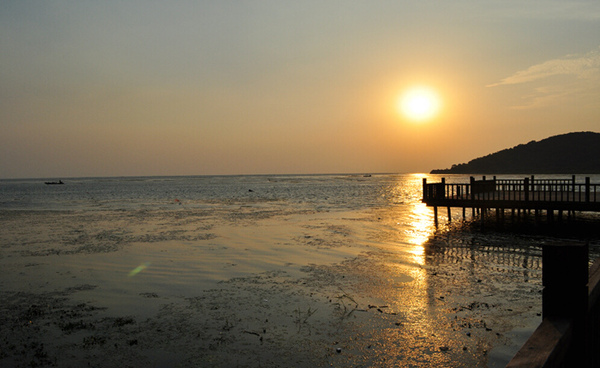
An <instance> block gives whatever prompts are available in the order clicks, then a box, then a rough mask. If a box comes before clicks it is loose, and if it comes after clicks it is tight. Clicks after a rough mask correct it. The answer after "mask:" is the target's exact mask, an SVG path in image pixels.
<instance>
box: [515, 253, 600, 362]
mask: <svg viewBox="0 0 600 368" xmlns="http://www.w3.org/2000/svg"><path fill="white" fill-rule="evenodd" d="M542 259H543V260H542V262H543V268H542V283H543V286H544V290H543V294H542V315H543V320H542V323H541V324H540V325H539V326H538V328H537V329H536V330H535V332H534V333H533V334H532V335H531V337H530V338H529V339H528V340H527V342H525V344H524V345H523V347H521V349H520V350H519V351H518V352H517V354H516V355H515V356H514V357H513V359H512V360H511V361H510V362H509V363H508V365H507V366H506V367H507V368H524V367H527V368H554V367H582V368H587V367H590V368H592V367H598V366H600V350H599V349H598V345H599V344H600V316H599V313H600V260H596V261H595V263H594V264H593V265H592V267H591V268H590V269H589V270H588V246H587V244H546V245H544V246H543V248H542Z"/></svg>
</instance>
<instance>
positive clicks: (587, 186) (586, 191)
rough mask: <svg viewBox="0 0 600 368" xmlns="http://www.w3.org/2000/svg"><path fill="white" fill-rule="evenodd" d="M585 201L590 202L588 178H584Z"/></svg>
mask: <svg viewBox="0 0 600 368" xmlns="http://www.w3.org/2000/svg"><path fill="white" fill-rule="evenodd" d="M585 201H586V202H589V201H590V177H589V176H587V177H586V178H585Z"/></svg>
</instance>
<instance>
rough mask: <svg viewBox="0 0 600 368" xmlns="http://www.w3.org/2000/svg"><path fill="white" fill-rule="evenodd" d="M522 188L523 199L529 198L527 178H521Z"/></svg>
mask: <svg viewBox="0 0 600 368" xmlns="http://www.w3.org/2000/svg"><path fill="white" fill-rule="evenodd" d="M523 190H524V191H525V200H526V201H528V200H529V178H525V179H524V180H523Z"/></svg>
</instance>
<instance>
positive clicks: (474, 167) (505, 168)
mask: <svg viewBox="0 0 600 368" xmlns="http://www.w3.org/2000/svg"><path fill="white" fill-rule="evenodd" d="M431 173H432V174H600V133H594V132H577V133H567V134H562V135H556V136H553V137H550V138H546V139H543V140H541V141H539V142H536V141H531V142H529V143H527V144H520V145H518V146H515V147H513V148H508V149H505V150H502V151H498V152H496V153H492V154H489V155H487V156H484V157H479V158H476V159H474V160H471V161H469V162H468V163H466V164H464V163H463V164H458V165H452V167H451V168H450V169H439V170H432V171H431Z"/></svg>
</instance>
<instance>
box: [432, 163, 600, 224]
mask: <svg viewBox="0 0 600 368" xmlns="http://www.w3.org/2000/svg"><path fill="white" fill-rule="evenodd" d="M423 203H425V204H427V205H428V206H432V207H433V208H434V213H435V222H436V224H437V222H438V218H437V217H438V216H437V212H438V211H437V209H438V207H446V208H447V209H448V220H450V221H451V220H452V217H451V208H452V207H455V208H456V207H458V208H462V209H463V218H464V217H465V211H466V209H467V208H470V209H471V210H472V212H473V216H474V215H475V214H476V213H479V214H481V221H482V223H483V221H484V218H485V214H486V213H488V211H489V210H490V209H495V210H496V217H497V218H498V220H500V218H502V217H503V216H505V212H506V211H507V210H510V212H511V216H515V214H516V215H517V216H520V215H521V213H522V212H523V213H531V211H534V213H535V215H536V219H537V218H538V217H539V216H540V214H541V213H542V212H543V211H545V213H546V216H547V217H548V219H550V220H552V219H553V218H554V215H555V213H556V214H557V216H558V217H559V218H562V216H563V212H567V214H568V215H569V216H570V215H573V214H574V213H575V211H592V212H600V184H592V183H591V182H590V178H589V177H586V178H585V181H584V182H583V183H578V182H577V180H576V177H575V175H573V176H572V177H571V178H570V179H536V178H535V177H534V176H531V177H528V178H524V179H497V178H496V177H495V176H494V177H493V179H486V177H485V176H484V177H483V178H482V180H476V179H475V178H474V177H471V179H470V182H469V183H446V180H445V178H442V181H441V182H440V183H427V179H423Z"/></svg>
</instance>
